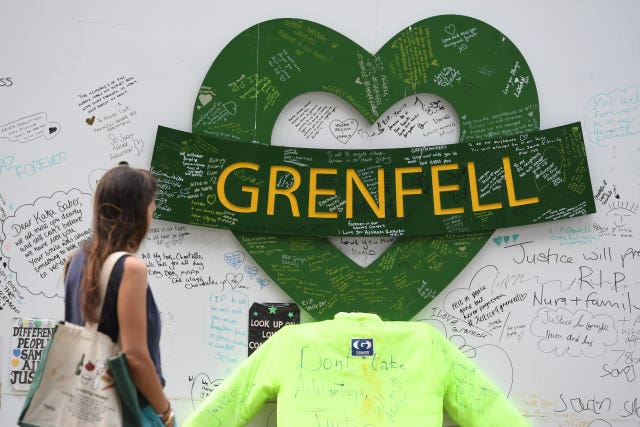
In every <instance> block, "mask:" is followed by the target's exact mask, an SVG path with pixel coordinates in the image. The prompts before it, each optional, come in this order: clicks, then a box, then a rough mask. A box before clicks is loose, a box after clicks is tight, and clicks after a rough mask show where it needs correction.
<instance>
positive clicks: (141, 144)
mask: <svg viewBox="0 0 640 427" xmlns="http://www.w3.org/2000/svg"><path fill="white" fill-rule="evenodd" d="M133 146H134V147H135V149H136V153H138V156H139V155H140V154H142V149H143V148H144V141H143V140H142V138H136V139H134V140H133Z"/></svg>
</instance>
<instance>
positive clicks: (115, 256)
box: [86, 251, 131, 330]
mask: <svg viewBox="0 0 640 427" xmlns="http://www.w3.org/2000/svg"><path fill="white" fill-rule="evenodd" d="M125 255H131V253H130V252H125V251H118V252H114V253H112V254H110V255H109V256H108V257H107V259H105V260H104V264H102V270H101V271H100V282H99V283H98V286H100V305H99V306H98V307H97V309H98V313H102V304H103V303H104V296H105V295H106V293H107V286H108V285H109V277H111V272H112V271H113V267H114V266H115V265H116V262H118V260H119V259H120V258H122V257H123V256H125ZM98 323H99V322H98ZM98 323H95V324H93V323H92V324H89V323H87V324H86V326H87V327H89V328H92V329H94V330H98Z"/></svg>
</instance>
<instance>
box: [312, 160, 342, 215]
mask: <svg viewBox="0 0 640 427" xmlns="http://www.w3.org/2000/svg"><path fill="white" fill-rule="evenodd" d="M337 174H338V170H337V169H334V168H311V169H310V170H309V218H337V217H338V213H337V212H317V211H316V198H317V196H319V195H321V196H335V194H336V189H335V188H317V187H318V175H337Z"/></svg>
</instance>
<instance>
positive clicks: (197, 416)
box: [181, 331, 282, 427]
mask: <svg viewBox="0 0 640 427" xmlns="http://www.w3.org/2000/svg"><path fill="white" fill-rule="evenodd" d="M279 332H280V331H278V332H276V333H275V334H273V335H272V336H271V337H270V338H269V339H268V340H267V341H265V342H264V343H263V344H262V345H261V346H260V347H259V348H258V349H257V350H256V351H255V352H253V353H252V354H251V356H249V357H248V358H247V359H246V360H244V361H243V362H242V363H241V364H240V365H239V366H238V367H237V368H236V369H234V371H233V372H232V373H231V375H230V376H229V377H227V378H226V379H225V380H224V381H223V382H222V384H220V385H219V386H218V387H217V388H216V389H215V390H214V391H213V392H211V394H209V396H207V397H206V398H205V400H204V401H202V403H200V404H199V405H198V407H197V408H196V409H195V411H194V412H193V413H192V414H191V415H189V416H188V417H187V419H186V420H185V421H184V422H183V423H181V425H182V426H183V427H219V426H224V427H240V426H244V425H246V424H247V423H248V422H249V421H251V419H252V418H253V417H254V416H255V415H256V414H257V413H258V412H259V411H260V409H261V408H262V406H263V404H264V403H265V402H266V401H267V400H268V399H271V398H274V397H276V396H277V393H278V367H277V360H278V358H277V352H278V346H277V345H274V342H276V341H279V338H280V336H279V335H280V334H279ZM280 348H282V347H280ZM273 353H276V354H273Z"/></svg>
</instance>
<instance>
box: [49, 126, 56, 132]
mask: <svg viewBox="0 0 640 427" xmlns="http://www.w3.org/2000/svg"><path fill="white" fill-rule="evenodd" d="M57 130H58V128H57V127H55V126H51V127H50V128H49V134H52V133H55V132H56V131H57Z"/></svg>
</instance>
